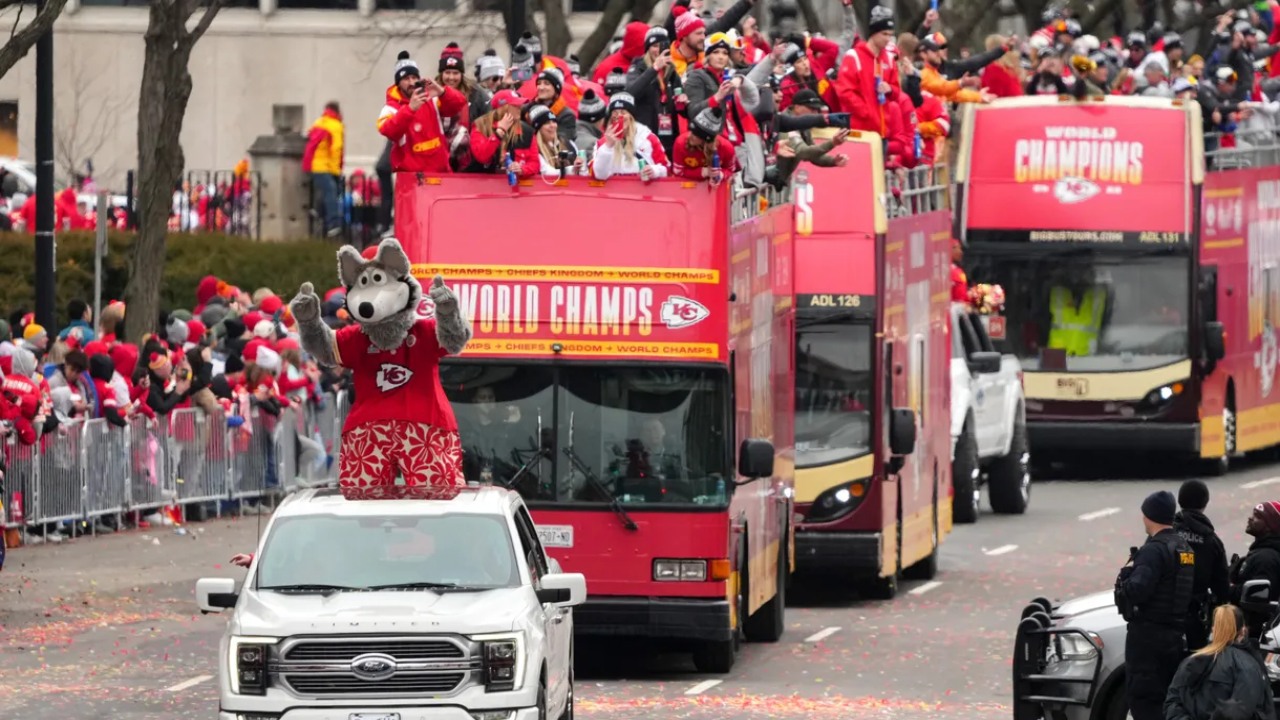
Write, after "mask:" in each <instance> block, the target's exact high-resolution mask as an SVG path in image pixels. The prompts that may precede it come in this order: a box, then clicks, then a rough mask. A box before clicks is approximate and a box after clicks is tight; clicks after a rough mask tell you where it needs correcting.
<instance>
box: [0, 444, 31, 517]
mask: <svg viewBox="0 0 1280 720" xmlns="http://www.w3.org/2000/svg"><path fill="white" fill-rule="evenodd" d="M4 451H5V452H4V455H5V473H4V481H3V483H2V484H3V486H4V495H3V497H0V500H3V502H4V512H3V513H0V528H9V527H22V526H23V525H24V524H25V523H26V518H28V517H35V516H38V515H39V514H40V510H39V502H40V501H39V497H38V494H39V484H38V483H37V482H36V476H37V472H38V464H39V459H38V458H39V456H38V455H37V454H36V446H35V445H27V444H25V443H21V442H18V439H17V438H15V437H14V436H13V435H12V434H11V435H9V437H8V439H7V441H6V442H5V445H4Z"/></svg>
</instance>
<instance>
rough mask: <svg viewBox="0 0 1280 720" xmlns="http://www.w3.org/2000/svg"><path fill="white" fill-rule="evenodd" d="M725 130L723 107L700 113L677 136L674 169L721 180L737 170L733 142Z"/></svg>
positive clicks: (697, 177) (682, 175)
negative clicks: (685, 129) (726, 136)
mask: <svg viewBox="0 0 1280 720" xmlns="http://www.w3.org/2000/svg"><path fill="white" fill-rule="evenodd" d="M723 132H724V111H723V110H721V109H720V108H707V109H706V110H703V111H702V112H700V113H698V114H697V115H696V116H695V117H694V118H693V122H691V123H689V131H688V132H686V133H684V134H683V135H681V136H680V137H678V138H676V142H675V162H673V163H672V164H671V170H672V173H673V174H674V175H675V176H676V177H680V178H685V179H688V180H710V181H711V182H712V183H715V184H719V183H721V182H723V181H724V179H725V178H726V177H729V176H730V175H733V174H734V173H735V172H737V171H738V161H737V157H736V154H735V150H734V149H733V143H731V142H729V141H728V139H726V138H725V137H724V135H723V134H722V133H723ZM717 156H718V159H719V165H718V166H717V165H716V159H717Z"/></svg>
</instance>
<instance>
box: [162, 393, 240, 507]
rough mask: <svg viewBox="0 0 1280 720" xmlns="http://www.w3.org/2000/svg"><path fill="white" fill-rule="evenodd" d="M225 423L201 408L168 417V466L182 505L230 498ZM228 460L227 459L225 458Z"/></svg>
mask: <svg viewBox="0 0 1280 720" xmlns="http://www.w3.org/2000/svg"><path fill="white" fill-rule="evenodd" d="M225 428H226V419H225V418H223V417H222V416H221V414H219V415H216V416H214V417H212V418H209V417H207V416H206V414H205V412H204V411H203V410H201V409H199V408H182V409H180V410H174V411H173V412H172V413H171V414H170V415H169V442H168V463H167V464H166V468H167V470H168V472H169V473H171V475H170V477H172V478H173V484H174V486H175V490H176V494H177V497H178V502H179V504H184V505H185V504H190V503H199V502H214V501H217V500H221V499H223V498H225V497H226V496H227V476H228V473H227V463H228V462H229V460H230V458H229V456H228V455H227V454H226V453H225V451H224V450H225V447H226V443H225V441H220V438H224V437H225V436H226V432H225ZM224 456H225V457H224Z"/></svg>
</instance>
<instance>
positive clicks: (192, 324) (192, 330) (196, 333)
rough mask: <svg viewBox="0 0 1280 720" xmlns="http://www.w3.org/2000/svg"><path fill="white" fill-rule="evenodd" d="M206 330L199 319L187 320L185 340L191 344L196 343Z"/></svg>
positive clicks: (207, 329)
mask: <svg viewBox="0 0 1280 720" xmlns="http://www.w3.org/2000/svg"><path fill="white" fill-rule="evenodd" d="M208 331H209V328H208V327H207V326H206V325H205V324H204V323H203V322H201V321H200V320H188V321H187V342H188V343H190V344H193V345H198V344H199V343H200V341H201V340H203V339H204V335H205V333H207V332H208Z"/></svg>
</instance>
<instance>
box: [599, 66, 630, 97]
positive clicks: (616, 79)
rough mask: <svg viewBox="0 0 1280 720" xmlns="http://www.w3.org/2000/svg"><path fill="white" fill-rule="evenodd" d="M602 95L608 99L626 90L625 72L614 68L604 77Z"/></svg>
mask: <svg viewBox="0 0 1280 720" xmlns="http://www.w3.org/2000/svg"><path fill="white" fill-rule="evenodd" d="M603 87H604V96H605V99H606V100H607V99H609V98H611V97H613V96H614V95H617V94H618V93H620V92H626V90H627V74H626V73H625V72H623V71H622V70H621V69H618V70H614V71H613V72H611V73H609V76H608V77H606V78H605V79H604V86H603Z"/></svg>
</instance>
